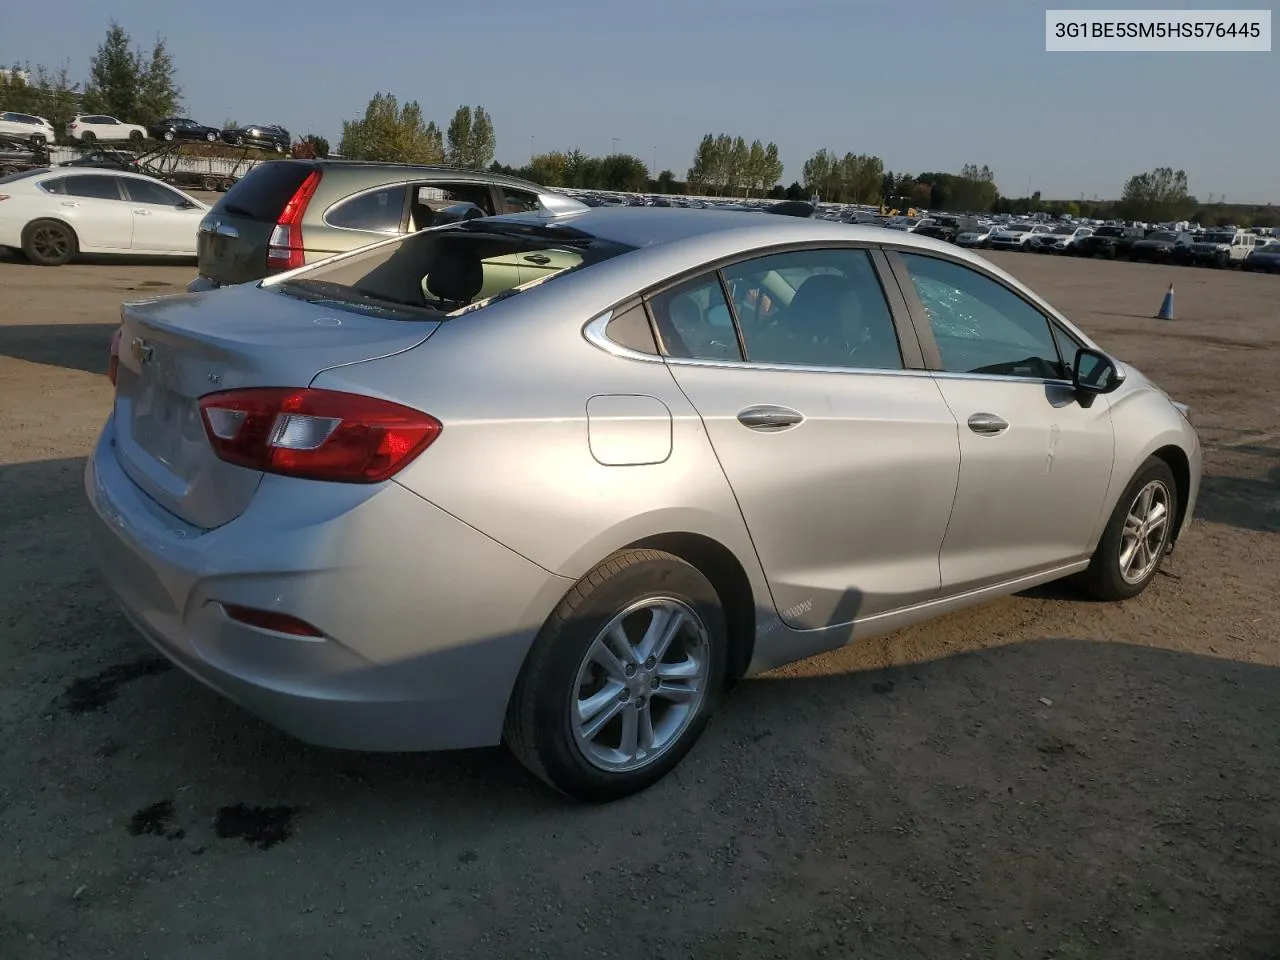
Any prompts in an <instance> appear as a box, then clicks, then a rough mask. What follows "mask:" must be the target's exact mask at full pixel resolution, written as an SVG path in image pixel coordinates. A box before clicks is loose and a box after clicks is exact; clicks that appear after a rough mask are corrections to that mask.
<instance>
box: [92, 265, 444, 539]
mask: <svg viewBox="0 0 1280 960" xmlns="http://www.w3.org/2000/svg"><path fill="white" fill-rule="evenodd" d="M121 324H122V327H121V340H120V358H119V366H118V370H117V375H116V376H117V379H116V399H115V424H116V453H117V456H118V457H119V459H120V462H121V465H122V466H123V468H124V470H125V471H126V472H127V473H128V474H129V476H130V477H131V478H132V479H133V481H134V482H135V483H137V484H138V486H139V487H141V488H142V489H143V490H144V491H146V493H147V494H148V495H149V496H151V497H152V498H153V499H154V500H156V501H157V502H158V503H159V504H160V505H161V506H163V507H164V508H165V509H167V510H169V511H170V512H171V513H173V514H175V515H176V516H178V517H180V518H181V519H182V520H184V521H186V522H187V523H190V524H192V525H194V526H197V527H201V528H204V529H210V528H213V527H217V526H221V525H222V524H224V523H227V522H229V521H231V520H233V519H235V518H236V517H237V516H239V514H240V513H241V512H243V511H244V509H245V508H246V507H247V506H248V505H249V502H250V500H251V499H252V498H253V495H254V493H255V491H256V490H257V488H258V484H259V482H260V480H261V478H262V474H261V473H259V472H257V471H254V470H250V469H246V468H244V467H240V466H235V465H232V464H230V463H226V462H224V461H222V460H220V459H219V458H218V457H217V455H216V454H215V453H214V450H213V447H212V445H211V444H210V443H209V439H208V436H207V435H206V433H205V428H204V423H203V420H202V418H201V415H200V404H199V401H200V398H201V397H202V396H205V395H206V394H210V393H215V392H219V391H224V390H236V389H241V388H248V387H305V386H307V385H308V384H310V382H311V381H312V380H313V379H314V378H315V377H316V375H317V374H319V373H320V372H322V371H324V370H328V369H331V368H333V367H336V366H342V365H345V364H349V363H358V362H361V361H364V360H372V359H376V358H379V357H385V356H390V355H392V354H395V353H400V352H402V351H404V350H408V349H410V348H411V347H414V346H417V345H418V344H420V343H422V342H423V341H425V340H426V339H427V338H428V337H430V336H431V334H432V333H433V332H435V330H436V329H437V328H438V327H439V323H438V322H436V321H429V320H427V321H408V322H406V321H396V320H391V319H388V318H387V317H386V316H380V315H377V314H376V313H374V314H369V313H360V312H351V311H345V310H341V309H330V308H328V307H326V306H324V305H321V304H316V303H309V302H306V301H303V300H299V299H295V298H293V297H289V296H286V295H284V294H281V293H278V292H275V291H274V290H272V289H271V288H270V287H260V286H259V285H257V284H253V285H244V286H241V287H237V288H234V289H229V290H219V291H213V292H210V293H198V294H185V295H179V296H171V297H163V298H156V299H149V300H135V301H131V302H128V303H126V304H125V305H124V306H123V307H122V308H121Z"/></svg>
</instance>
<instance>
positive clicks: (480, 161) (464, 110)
mask: <svg viewBox="0 0 1280 960" xmlns="http://www.w3.org/2000/svg"><path fill="white" fill-rule="evenodd" d="M446 138H447V142H448V150H447V152H446V157H447V158H448V160H449V162H450V163H454V164H457V165H458V166H460V167H467V168H468V169H471V170H484V169H485V168H486V167H488V166H489V164H490V163H492V162H493V154H494V151H495V149H496V147H497V140H496V138H495V136H494V132H493V121H492V120H490V119H489V114H488V113H487V112H486V111H485V109H484V107H476V108H475V109H474V110H472V108H471V107H469V106H461V107H459V108H458V109H457V110H456V111H455V112H454V114H453V119H452V120H450V121H449V129H448V132H447V133H446Z"/></svg>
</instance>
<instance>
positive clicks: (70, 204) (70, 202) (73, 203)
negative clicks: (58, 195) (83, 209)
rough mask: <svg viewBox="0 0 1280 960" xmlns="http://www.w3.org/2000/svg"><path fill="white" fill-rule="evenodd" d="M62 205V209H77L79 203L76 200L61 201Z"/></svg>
mask: <svg viewBox="0 0 1280 960" xmlns="http://www.w3.org/2000/svg"><path fill="white" fill-rule="evenodd" d="M62 205H63V206H64V207H78V206H80V201H78V200H63V201H62Z"/></svg>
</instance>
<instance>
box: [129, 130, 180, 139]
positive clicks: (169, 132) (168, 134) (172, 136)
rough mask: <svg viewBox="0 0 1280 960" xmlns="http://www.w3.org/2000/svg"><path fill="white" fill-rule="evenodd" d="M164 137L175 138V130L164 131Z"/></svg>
mask: <svg viewBox="0 0 1280 960" xmlns="http://www.w3.org/2000/svg"><path fill="white" fill-rule="evenodd" d="M135 132H136V131H135ZM130 136H132V134H130ZM164 138H165V139H166V140H172V139H173V138H174V132H173V131H172V130H166V131H165V132H164Z"/></svg>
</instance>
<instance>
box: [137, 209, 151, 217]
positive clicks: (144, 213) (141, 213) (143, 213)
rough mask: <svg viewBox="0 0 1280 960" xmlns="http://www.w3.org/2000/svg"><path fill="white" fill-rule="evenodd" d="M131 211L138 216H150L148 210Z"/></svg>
mask: <svg viewBox="0 0 1280 960" xmlns="http://www.w3.org/2000/svg"><path fill="white" fill-rule="evenodd" d="M133 212H134V213H136V214H137V215H138V216H140V217H149V216H151V211H150V210H134V211H133Z"/></svg>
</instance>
